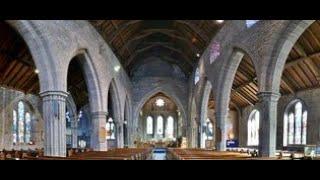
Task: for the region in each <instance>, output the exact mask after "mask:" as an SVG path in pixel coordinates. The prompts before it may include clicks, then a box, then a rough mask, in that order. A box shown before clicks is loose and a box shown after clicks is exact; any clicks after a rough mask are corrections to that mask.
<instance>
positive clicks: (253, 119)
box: [248, 110, 260, 146]
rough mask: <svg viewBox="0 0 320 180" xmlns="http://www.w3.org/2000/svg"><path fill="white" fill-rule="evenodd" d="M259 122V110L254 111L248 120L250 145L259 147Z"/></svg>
mask: <svg viewBox="0 0 320 180" xmlns="http://www.w3.org/2000/svg"><path fill="white" fill-rule="evenodd" d="M259 121H260V113H259V111H258V110H253V111H252V112H251V114H250V117H249V120H248V145H249V146H257V145H259Z"/></svg>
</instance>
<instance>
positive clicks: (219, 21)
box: [216, 20, 224, 24]
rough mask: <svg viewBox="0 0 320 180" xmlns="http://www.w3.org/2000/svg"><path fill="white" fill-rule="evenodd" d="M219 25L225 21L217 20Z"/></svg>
mask: <svg viewBox="0 0 320 180" xmlns="http://www.w3.org/2000/svg"><path fill="white" fill-rule="evenodd" d="M216 22H217V23H219V24H221V23H223V22H224V20H216Z"/></svg>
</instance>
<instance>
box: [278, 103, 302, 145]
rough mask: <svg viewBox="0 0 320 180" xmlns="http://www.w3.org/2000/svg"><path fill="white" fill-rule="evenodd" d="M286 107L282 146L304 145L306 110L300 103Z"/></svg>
mask: <svg viewBox="0 0 320 180" xmlns="http://www.w3.org/2000/svg"><path fill="white" fill-rule="evenodd" d="M295 101H296V102H295V103H293V104H291V105H290V106H288V107H287V110H286V112H285V114H284V120H283V146H288V145H299V144H306V142H307V115H308V113H307V110H305V107H304V106H303V104H302V102H301V101H297V100H295Z"/></svg>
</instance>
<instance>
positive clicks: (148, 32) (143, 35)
mask: <svg viewBox="0 0 320 180" xmlns="http://www.w3.org/2000/svg"><path fill="white" fill-rule="evenodd" d="M175 32H177V31H176V30H171V29H147V30H144V31H142V33H141V34H139V35H137V36H134V37H133V38H131V39H129V40H128V41H126V43H125V45H124V46H123V47H122V48H121V49H120V51H119V52H120V53H122V52H123V51H124V50H125V49H126V48H128V47H129V46H130V45H131V44H132V43H134V42H135V41H138V40H141V39H144V38H146V37H148V36H151V35H153V34H156V33H160V34H164V35H166V36H169V37H171V38H174V39H177V40H180V41H183V42H184V43H186V44H187V45H188V47H189V48H190V49H192V51H193V52H194V53H196V52H198V49H197V47H196V46H194V45H193V44H192V43H191V42H190V40H188V39H187V38H185V37H182V36H180V35H176V34H175Z"/></svg>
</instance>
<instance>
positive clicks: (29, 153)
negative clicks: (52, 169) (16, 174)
mask: <svg viewBox="0 0 320 180" xmlns="http://www.w3.org/2000/svg"><path fill="white" fill-rule="evenodd" d="M43 154H44V151H43V149H35V150H31V149H28V150H14V149H12V150H5V149H3V150H1V151H0V160H19V159H24V158H28V157H42V156H43Z"/></svg>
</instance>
